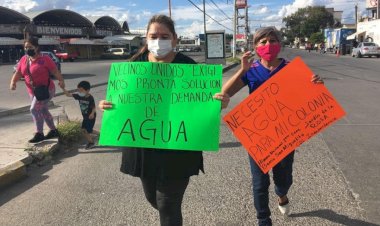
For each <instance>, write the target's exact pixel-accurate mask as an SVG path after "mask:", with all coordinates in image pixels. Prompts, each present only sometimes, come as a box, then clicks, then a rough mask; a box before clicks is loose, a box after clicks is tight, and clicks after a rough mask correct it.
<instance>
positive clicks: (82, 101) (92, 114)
mask: <svg viewBox="0 0 380 226" xmlns="http://www.w3.org/2000/svg"><path fill="white" fill-rule="evenodd" d="M77 88H78V92H77V93H69V92H68V91H67V90H66V89H64V88H63V89H62V90H63V92H64V93H65V95H66V96H68V97H73V98H74V99H75V100H78V101H79V106H80V110H81V112H82V116H83V121H82V131H83V134H84V136H85V137H86V139H87V145H86V149H90V148H92V147H93V146H94V140H93V139H92V137H91V136H90V133H92V129H93V128H94V125H95V119H96V107H95V100H94V97H93V96H92V95H91V94H90V88H91V86H90V83H89V82H87V81H81V82H79V83H78V86H77Z"/></svg>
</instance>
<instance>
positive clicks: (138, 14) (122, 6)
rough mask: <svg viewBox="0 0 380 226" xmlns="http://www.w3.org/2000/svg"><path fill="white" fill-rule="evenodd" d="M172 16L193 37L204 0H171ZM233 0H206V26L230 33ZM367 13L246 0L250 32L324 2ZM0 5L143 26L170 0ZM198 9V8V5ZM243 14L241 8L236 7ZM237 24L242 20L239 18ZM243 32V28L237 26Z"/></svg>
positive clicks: (347, 0) (348, 0)
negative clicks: (61, 11)
mask: <svg viewBox="0 0 380 226" xmlns="http://www.w3.org/2000/svg"><path fill="white" fill-rule="evenodd" d="M170 1H171V13H172V18H173V20H174V21H175V23H176V32H177V34H178V35H180V36H184V37H194V36H196V35H198V34H201V33H204V20H203V18H204V15H203V12H202V11H200V10H203V0H170ZM233 2H234V1H233V0H205V6H206V9H205V12H206V14H207V15H206V30H225V32H226V33H230V34H232V33H233V22H232V18H233V13H234V12H233ZM356 4H357V5H358V8H359V14H361V15H364V14H366V10H365V0H265V1H263V0H261V1H254V0H248V6H249V8H248V19H249V26H250V29H251V32H253V31H254V30H255V29H257V28H258V27H264V26H276V27H277V28H280V27H282V26H283V23H282V18H283V17H285V16H288V15H291V14H292V13H294V12H296V11H297V9H299V8H304V7H307V6H317V5H318V6H326V7H329V8H332V7H333V8H334V9H335V10H336V11H343V23H354V10H355V5H356ZM0 5H1V6H4V7H7V8H10V9H13V10H16V11H18V12H20V13H26V12H36V11H37V12H40V11H45V10H50V9H67V10H72V11H74V12H77V13H79V14H81V15H83V16H107V15H108V16H111V17H113V18H115V19H116V20H118V21H127V22H128V24H129V28H130V29H143V30H145V29H146V24H147V22H148V20H149V18H150V17H151V16H152V15H155V14H166V15H169V0H140V1H138V0H112V1H111V0H0ZM197 7H198V8H199V9H198V8H197ZM239 13H240V14H245V12H244V10H239ZM239 21H240V22H239V24H242V23H243V21H242V20H239ZM240 31H241V32H240V33H243V30H242V29H241V30H240Z"/></svg>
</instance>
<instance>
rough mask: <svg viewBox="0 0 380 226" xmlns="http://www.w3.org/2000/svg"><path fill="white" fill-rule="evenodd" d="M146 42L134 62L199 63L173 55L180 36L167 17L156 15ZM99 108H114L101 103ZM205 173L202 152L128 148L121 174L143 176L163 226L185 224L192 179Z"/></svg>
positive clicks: (151, 21)
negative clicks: (183, 207) (184, 205)
mask: <svg viewBox="0 0 380 226" xmlns="http://www.w3.org/2000/svg"><path fill="white" fill-rule="evenodd" d="M146 40H147V43H146V45H145V46H144V47H142V48H141V49H140V50H139V52H138V53H137V54H136V55H134V56H133V57H132V58H131V61H135V62H161V63H180V64H196V62H195V61H194V60H193V59H191V58H189V57H188V56H185V55H183V54H181V53H177V52H174V51H173V50H174V49H175V46H176V43H177V34H176V32H175V29H174V22H173V21H172V19H171V18H170V17H167V16H165V15H155V16H153V17H152V18H151V19H150V21H149V23H148V27H147V34H146ZM99 108H100V109H103V110H106V109H110V108H112V103H111V102H108V101H105V100H102V101H100V103H99ZM199 170H201V171H202V172H203V156H202V152H201V151H183V150H170V151H169V150H165V149H153V148H134V147H128V148H125V150H124V151H123V154H122V163H121V172H123V173H126V174H129V175H131V176H134V177H140V179H141V182H142V186H143V190H144V193H145V197H146V198H147V200H148V201H149V203H150V204H151V205H152V206H153V207H154V208H155V209H157V210H158V212H159V215H160V223H161V225H162V226H180V225H182V211H181V205H182V199H183V195H184V193H185V190H186V188H187V185H188V183H189V179H190V176H192V175H198V174H199Z"/></svg>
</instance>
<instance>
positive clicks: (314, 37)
mask: <svg viewBox="0 0 380 226" xmlns="http://www.w3.org/2000/svg"><path fill="white" fill-rule="evenodd" d="M309 41H310V42H311V43H321V42H323V41H324V36H323V34H322V32H316V33H313V34H311V36H310V38H309Z"/></svg>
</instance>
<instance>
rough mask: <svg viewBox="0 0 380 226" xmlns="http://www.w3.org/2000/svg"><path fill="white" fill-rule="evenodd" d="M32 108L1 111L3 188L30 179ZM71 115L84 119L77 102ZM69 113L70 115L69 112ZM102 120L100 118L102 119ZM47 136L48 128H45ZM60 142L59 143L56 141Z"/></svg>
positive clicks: (57, 109)
mask: <svg viewBox="0 0 380 226" xmlns="http://www.w3.org/2000/svg"><path fill="white" fill-rule="evenodd" d="M236 65H237V64H232V63H227V65H225V66H224V67H223V72H224V71H227V70H229V69H231V68H232V67H234V66H236ZM103 85H106V84H105V83H99V84H92V86H91V87H92V88H93V87H98V86H103ZM62 95H63V93H62V92H57V94H56V97H55V98H53V101H54V102H57V101H59V99H60V98H57V97H60V96H62ZM57 105H58V106H54V103H53V102H51V103H50V106H51V108H50V112H51V113H52V115H53V117H54V119H55V121H56V124H57V120H58V117H59V115H60V114H62V112H63V111H65V110H64V109H63V107H59V104H57ZM29 109H30V105H26V106H21V107H17V108H14V109H7V110H3V111H0V125H1V130H0V188H1V187H4V186H6V185H9V184H11V183H13V182H16V181H18V180H20V179H22V178H23V177H25V176H26V166H27V165H29V164H30V163H31V162H32V159H31V157H30V156H29V154H28V153H27V152H26V151H25V149H28V148H30V147H32V146H33V145H32V144H29V143H28V140H29V139H31V137H32V135H33V133H34V132H35V128H34V123H33V119H32V116H31V115H30V113H29ZM66 111H67V115H66V117H68V118H69V119H70V120H73V119H81V117H82V116H81V113H80V111H79V110H78V107H77V105H76V103H75V106H68V107H67V109H66ZM65 114H66V113H65ZM98 118H99V117H98ZM44 128H45V134H46V133H47V128H46V125H45V127H44ZM55 142H57V141H55ZM50 143H51V141H43V142H41V145H44V144H50Z"/></svg>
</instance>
